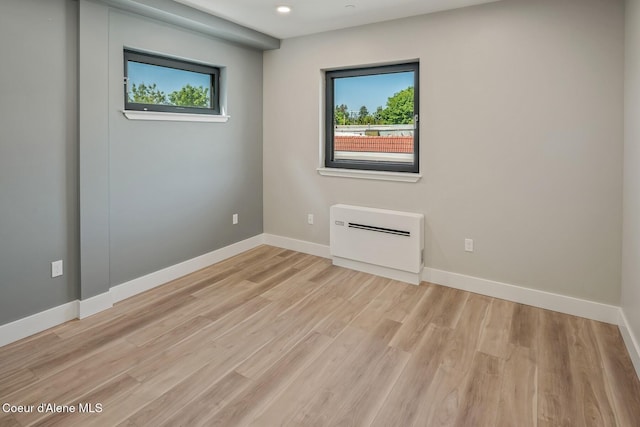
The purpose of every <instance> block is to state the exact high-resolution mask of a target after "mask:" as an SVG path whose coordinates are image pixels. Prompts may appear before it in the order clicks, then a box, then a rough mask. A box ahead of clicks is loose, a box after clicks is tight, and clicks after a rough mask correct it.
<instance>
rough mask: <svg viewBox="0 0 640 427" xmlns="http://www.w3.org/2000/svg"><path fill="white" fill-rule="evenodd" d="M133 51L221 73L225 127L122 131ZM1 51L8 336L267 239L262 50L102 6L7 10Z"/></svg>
mask: <svg viewBox="0 0 640 427" xmlns="http://www.w3.org/2000/svg"><path fill="white" fill-rule="evenodd" d="M124 46H127V47H132V48H137V49H142V50H148V51H152V52H156V53H161V54H167V55H172V56H176V57H181V58H184V59H192V60H196V61H201V62H205V63H211V64H214V65H217V66H220V67H222V68H223V70H224V74H225V79H226V81H225V85H226V94H227V95H226V98H227V101H226V102H227V112H228V114H229V115H230V116H231V118H230V119H229V121H228V123H192V122H188V123H179V122H144V121H130V120H128V119H126V118H125V117H124V115H123V114H122V109H123V106H124V102H123V101H124V99H123V97H124V93H123V86H122V78H123V60H122V49H123V47H124ZM0 52H1V53H2V61H1V65H0V325H3V324H6V323H9V322H11V321H14V320H18V319H21V318H24V317H27V316H30V315H32V314H35V313H39V312H42V311H45V310H47V309H49V308H53V307H57V306H60V305H63V304H65V303H68V302H71V301H74V300H76V299H83V300H84V299H87V298H91V297H93V296H96V295H99V294H103V293H105V292H107V291H108V290H109V288H110V287H112V286H114V285H118V284H121V283H123V282H126V281H129V280H131V279H135V278H137V277H140V276H143V275H145V274H148V273H151V272H155V271H158V270H161V269H163V268H166V267H169V266H172V265H175V264H177V263H180V262H182V261H185V260H188V259H191V258H194V257H197V256H199V255H203V254H206V253H208V252H211V251H214V250H216V249H219V248H222V247H225V246H228V245H230V244H232V243H236V242H238V241H241V240H244V239H246V238H249V237H253V236H255V235H258V234H260V233H262V230H263V228H262V52H261V51H260V50H254V49H252V48H246V47H240V46H238V45H237V44H234V43H232V42H225V41H221V40H220V39H216V38H214V37H212V36H210V35H205V34H199V33H197V32H194V31H193V30H186V29H183V28H180V27H177V26H173V25H170V24H167V23H161V22H159V21H155V20H153V19H150V18H143V17H140V16H137V15H135V14H131V13H128V12H123V11H119V10H116V9H111V8H110V7H109V6H107V5H106V4H104V3H102V2H94V1H90V0H79V1H74V0H3V1H2V2H0ZM234 213H237V214H238V215H239V220H240V222H239V224H238V225H235V226H234V225H232V220H231V218H232V215H233V214H234ZM60 259H61V260H63V261H64V275H63V276H61V277H58V278H55V279H52V278H51V277H50V276H51V262H52V261H56V260H60Z"/></svg>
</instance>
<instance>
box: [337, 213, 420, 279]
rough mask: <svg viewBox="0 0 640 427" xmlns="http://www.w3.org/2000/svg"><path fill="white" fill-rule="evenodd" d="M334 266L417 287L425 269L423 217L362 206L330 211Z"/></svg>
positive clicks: (416, 214)
mask: <svg viewBox="0 0 640 427" xmlns="http://www.w3.org/2000/svg"><path fill="white" fill-rule="evenodd" d="M329 228H330V239H331V242H330V249H331V256H332V258H333V264H334V265H338V266H341V267H346V268H351V269H354V270H359V271H365V272H368V273H372V274H377V275H380V276H384V277H389V278H392V279H395V280H401V281H403V282H408V283H412V284H415V285H417V284H419V283H420V277H421V273H422V268H423V266H424V257H423V255H424V215H423V214H418V213H411V212H399V211H392V210H386V209H375V208H367V207H361V206H350V205H342V204H338V205H333V206H331V210H330V225H329Z"/></svg>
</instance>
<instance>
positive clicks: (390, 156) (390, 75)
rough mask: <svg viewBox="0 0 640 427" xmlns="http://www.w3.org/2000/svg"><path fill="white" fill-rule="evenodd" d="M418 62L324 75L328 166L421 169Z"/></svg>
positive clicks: (326, 157)
mask: <svg viewBox="0 0 640 427" xmlns="http://www.w3.org/2000/svg"><path fill="white" fill-rule="evenodd" d="M419 74H420V73H419V64H418V63H417V62H411V63H406V64H395V65H383V66H375V67H366V68H357V69H345V70H332V71H327V72H326V73H325V79H326V81H325V88H326V94H325V106H326V111H325V125H326V130H325V166H326V167H331V168H346V169H363V170H377V171H394V172H412V173H418V172H419V171H420V169H419V143H418V141H419V138H418V137H419V127H418V122H419V120H418V119H419V105H418V100H419V92H418V89H419V85H418V83H419V82H418V80H419Z"/></svg>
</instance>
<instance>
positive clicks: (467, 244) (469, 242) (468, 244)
mask: <svg viewBox="0 0 640 427" xmlns="http://www.w3.org/2000/svg"><path fill="white" fill-rule="evenodd" d="M464 250H465V251H466V252H473V239H464Z"/></svg>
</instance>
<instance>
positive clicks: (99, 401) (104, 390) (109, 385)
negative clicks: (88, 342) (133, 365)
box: [38, 374, 140, 427]
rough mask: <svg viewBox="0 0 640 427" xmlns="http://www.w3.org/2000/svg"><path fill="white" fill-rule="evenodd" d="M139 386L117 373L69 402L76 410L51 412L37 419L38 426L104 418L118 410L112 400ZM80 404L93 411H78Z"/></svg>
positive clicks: (61, 425) (77, 423) (136, 382)
mask: <svg viewBox="0 0 640 427" xmlns="http://www.w3.org/2000/svg"><path fill="white" fill-rule="evenodd" d="M139 386H140V383H139V382H138V381H136V380H135V379H133V378H132V377H130V376H129V375H127V374H121V375H118V376H116V377H114V378H113V379H111V380H109V381H108V382H106V383H104V384H103V385H101V386H100V387H98V388H96V389H94V390H92V391H91V392H89V393H87V394H85V395H83V396H82V397H80V398H78V399H75V400H73V401H72V402H70V405H72V406H73V407H74V408H76V409H77V410H78V412H75V413H70V412H67V413H62V414H51V415H49V416H47V417H45V418H44V419H42V420H40V421H38V426H39V427H44V426H46V427H55V426H60V427H66V426H83V425H85V424H86V423H88V422H89V421H90V420H91V419H93V418H106V417H108V416H109V415H110V412H114V411H117V410H118V408H115V407H114V406H112V402H113V401H114V400H115V399H117V398H118V397H120V396H122V395H124V394H125V393H128V392H130V391H132V390H134V389H136V388H137V387H139ZM87 404H90V405H91V406H90V407H88V406H87ZM80 405H82V408H84V410H86V411H94V412H80V408H81V406H80ZM97 405H100V406H97ZM89 408H91V409H89ZM103 413H104V415H103Z"/></svg>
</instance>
